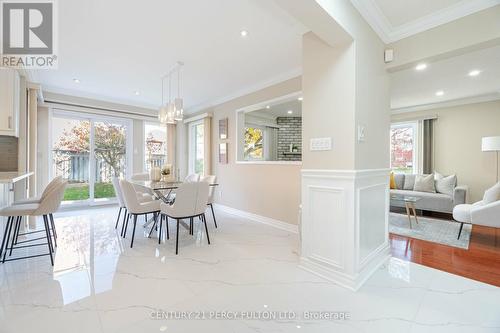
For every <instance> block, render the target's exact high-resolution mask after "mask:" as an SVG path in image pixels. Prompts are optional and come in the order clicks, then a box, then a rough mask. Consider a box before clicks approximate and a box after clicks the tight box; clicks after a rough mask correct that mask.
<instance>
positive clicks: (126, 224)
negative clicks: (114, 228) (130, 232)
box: [123, 214, 131, 238]
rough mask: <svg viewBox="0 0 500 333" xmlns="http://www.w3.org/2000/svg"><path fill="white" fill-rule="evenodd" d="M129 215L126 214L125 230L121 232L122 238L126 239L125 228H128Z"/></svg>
mask: <svg viewBox="0 0 500 333" xmlns="http://www.w3.org/2000/svg"><path fill="white" fill-rule="evenodd" d="M130 215H131V214H127V221H126V222H125V230H124V231H123V238H125V237H127V228H128V221H129V220H130Z"/></svg>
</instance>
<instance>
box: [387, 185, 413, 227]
mask: <svg viewBox="0 0 500 333" xmlns="http://www.w3.org/2000/svg"><path fill="white" fill-rule="evenodd" d="M391 200H394V201H400V202H402V203H404V205H405V208H406V215H408V221H410V229H412V228H413V227H412V225H411V218H412V215H413V217H414V218H415V222H417V224H418V219H417V211H416V209H415V203H416V202H417V201H419V200H420V198H418V197H412V196H408V195H398V194H394V195H391Z"/></svg>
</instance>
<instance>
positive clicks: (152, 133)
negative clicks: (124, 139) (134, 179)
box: [144, 123, 167, 171]
mask: <svg viewBox="0 0 500 333" xmlns="http://www.w3.org/2000/svg"><path fill="white" fill-rule="evenodd" d="M144 157H145V158H144V162H145V170H146V171H149V170H150V169H151V165H152V166H155V167H159V168H161V167H163V166H164V165H165V164H166V163H167V126H165V125H162V124H160V123H144Z"/></svg>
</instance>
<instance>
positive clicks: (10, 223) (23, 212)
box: [0, 181, 68, 266]
mask: <svg viewBox="0 0 500 333" xmlns="http://www.w3.org/2000/svg"><path fill="white" fill-rule="evenodd" d="M67 183H68V182H67V181H63V182H60V183H59V184H57V185H56V186H54V188H52V190H51V191H50V192H49V193H47V194H46V195H45V196H44V197H43V199H42V200H41V201H40V203H28V204H19V205H12V206H8V207H6V208H4V209H2V210H0V216H7V217H8V219H7V224H6V225H5V232H4V236H3V239H2V245H1V247H0V254H1V253H2V250H3V259H2V263H4V262H5V261H6V260H5V259H6V255H7V251H9V250H10V251H9V256H11V255H12V250H14V249H16V248H26V247H32V246H39V245H45V244H47V247H48V249H49V253H47V254H38V255H31V256H25V257H20V258H14V259H9V260H19V259H26V258H33V257H39V256H43V255H49V256H50V262H51V264H52V266H54V258H53V256H52V253H53V252H54V245H55V246H57V243H56V240H55V237H54V244H52V236H51V233H50V231H51V228H50V226H49V215H52V214H53V213H55V212H56V211H57V210H58V209H59V207H60V205H61V201H62V199H63V197H64V190H65V189H66V185H67ZM22 216H42V217H43V223H44V229H45V236H46V239H47V243H42V244H31V245H18V246H15V244H14V239H15V238H16V230H19V224H20V222H21V217H22ZM14 220H15V222H14ZM11 233H12V238H11ZM9 241H10V247H9Z"/></svg>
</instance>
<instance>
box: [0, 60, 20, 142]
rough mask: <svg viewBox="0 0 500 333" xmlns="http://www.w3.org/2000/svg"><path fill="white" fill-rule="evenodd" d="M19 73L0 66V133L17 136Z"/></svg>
mask: <svg viewBox="0 0 500 333" xmlns="http://www.w3.org/2000/svg"><path fill="white" fill-rule="evenodd" d="M19 93H20V78H19V73H18V72H17V71H16V70H14V69H11V68H0V135H8V136H15V137H19V111H20V109H19V107H20V95H19Z"/></svg>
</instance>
